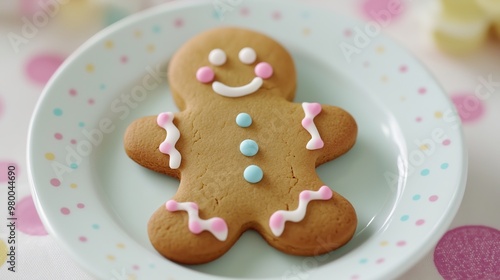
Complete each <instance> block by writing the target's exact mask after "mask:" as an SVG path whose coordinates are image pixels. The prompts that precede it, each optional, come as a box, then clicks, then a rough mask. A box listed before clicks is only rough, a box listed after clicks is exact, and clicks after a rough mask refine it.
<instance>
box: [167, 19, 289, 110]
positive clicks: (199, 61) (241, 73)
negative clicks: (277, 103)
mask: <svg viewBox="0 0 500 280" xmlns="http://www.w3.org/2000/svg"><path fill="white" fill-rule="evenodd" d="M169 82H170V86H171V89H172V92H173V96H174V100H175V101H176V103H177V105H178V106H179V107H180V108H181V109H183V108H185V106H186V105H187V103H189V102H190V101H191V100H197V102H200V101H201V102H208V101H209V100H214V99H217V98H239V97H245V96H252V95H258V94H278V95H281V96H282V97H284V98H286V99H288V100H292V99H293V97H294V94H295V87H296V74H295V68H294V64H293V61H292V58H291V56H290V55H289V53H288V52H287V51H286V50H285V49H284V48H283V47H282V46H281V45H280V44H279V43H278V42H276V41H275V40H273V39H271V38H269V37H267V36H265V35H263V34H260V33H256V32H253V31H250V30H245V29H236V28H217V29H213V30H210V31H208V32H205V33H202V34H201V35H199V36H197V37H195V38H193V39H192V40H190V41H188V42H187V43H186V44H185V45H184V46H183V48H181V49H180V50H179V52H178V53H176V54H175V55H174V57H173V58H172V61H171V63H170V66H169Z"/></svg>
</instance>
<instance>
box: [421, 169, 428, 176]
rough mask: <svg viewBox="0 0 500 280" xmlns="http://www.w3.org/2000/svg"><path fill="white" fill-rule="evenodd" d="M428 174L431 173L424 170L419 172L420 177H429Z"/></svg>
mask: <svg viewBox="0 0 500 280" xmlns="http://www.w3.org/2000/svg"><path fill="white" fill-rule="evenodd" d="M429 173H431V172H430V171H429V169H424V170H422V172H420V175H422V176H427V175H429Z"/></svg>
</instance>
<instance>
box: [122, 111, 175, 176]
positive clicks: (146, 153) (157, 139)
mask: <svg viewBox="0 0 500 280" xmlns="http://www.w3.org/2000/svg"><path fill="white" fill-rule="evenodd" d="M165 138H166V130H165V129H164V128H162V127H161V126H159V125H158V123H157V116H150V117H144V118H141V119H138V120H136V121H134V122H133V123H132V124H130V125H129V127H128V128H127V130H126V132H125V136H124V139H123V142H124V148H125V152H126V153H127V155H128V156H129V157H130V158H131V159H132V160H134V161H135V162H137V163H138V164H140V165H141V166H143V167H146V168H148V169H151V170H153V171H156V172H159V173H163V174H167V175H169V176H172V177H175V178H179V175H180V172H179V169H174V168H170V156H169V155H167V154H164V153H162V152H161V151H160V145H161V144H162V143H163V142H164V140H165Z"/></svg>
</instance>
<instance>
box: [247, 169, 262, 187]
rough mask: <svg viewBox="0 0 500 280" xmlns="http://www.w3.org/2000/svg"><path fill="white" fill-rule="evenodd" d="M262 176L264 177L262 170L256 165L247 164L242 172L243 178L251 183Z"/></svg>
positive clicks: (258, 180) (256, 181)
mask: <svg viewBox="0 0 500 280" xmlns="http://www.w3.org/2000/svg"><path fill="white" fill-rule="evenodd" d="M262 177H264V172H262V169H260V167H258V166H257V165H249V166H248V167H247V168H245V171H244V172H243V178H245V180H247V182H249V183H252V184H255V183H258V182H260V180H262Z"/></svg>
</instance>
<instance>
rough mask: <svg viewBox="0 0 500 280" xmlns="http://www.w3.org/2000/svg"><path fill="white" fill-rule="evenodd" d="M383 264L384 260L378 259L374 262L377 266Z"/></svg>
mask: <svg viewBox="0 0 500 280" xmlns="http://www.w3.org/2000/svg"><path fill="white" fill-rule="evenodd" d="M383 262H385V259H384V258H380V259H378V260H376V261H375V263H377V264H381V263H383Z"/></svg>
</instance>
